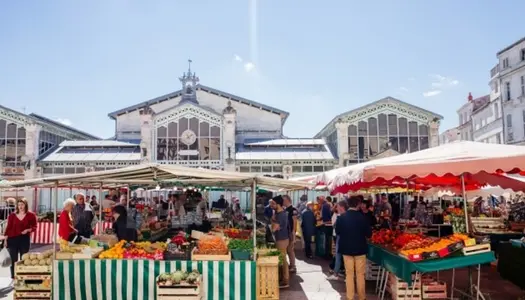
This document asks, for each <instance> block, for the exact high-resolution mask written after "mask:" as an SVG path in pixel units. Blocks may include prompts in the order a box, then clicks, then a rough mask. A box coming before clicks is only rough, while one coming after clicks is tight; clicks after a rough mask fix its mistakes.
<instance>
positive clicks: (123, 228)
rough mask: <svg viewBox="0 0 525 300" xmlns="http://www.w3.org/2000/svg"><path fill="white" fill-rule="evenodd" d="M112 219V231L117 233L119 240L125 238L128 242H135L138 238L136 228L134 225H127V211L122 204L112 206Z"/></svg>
mask: <svg viewBox="0 0 525 300" xmlns="http://www.w3.org/2000/svg"><path fill="white" fill-rule="evenodd" d="M112 214H113V219H115V222H114V223H113V231H114V232H115V234H116V235H117V238H118V240H119V241H122V240H125V241H128V242H132V241H133V242H136V241H137V240H138V237H137V230H136V229H135V228H134V227H130V226H128V212H127V211H126V208H125V207H124V206H122V205H117V206H115V207H113V210H112Z"/></svg>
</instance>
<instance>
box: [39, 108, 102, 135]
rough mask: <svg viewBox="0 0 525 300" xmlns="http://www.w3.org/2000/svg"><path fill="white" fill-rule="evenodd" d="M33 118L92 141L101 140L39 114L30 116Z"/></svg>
mask: <svg viewBox="0 0 525 300" xmlns="http://www.w3.org/2000/svg"><path fill="white" fill-rule="evenodd" d="M29 116H30V117H31V118H33V119H35V120H37V121H40V122H43V123H47V124H49V125H52V126H55V127H59V128H62V129H64V130H68V131H71V132H74V133H76V134H78V135H83V136H84V137H86V138H88V139H92V140H100V138H99V137H97V136H94V135H91V134H89V133H87V132H85V131H81V130H78V129H76V128H73V127H71V126H67V125H64V124H62V123H59V122H56V121H53V120H51V119H49V118H46V117H44V116H41V115H37V114H34V113H32V114H30V115H29Z"/></svg>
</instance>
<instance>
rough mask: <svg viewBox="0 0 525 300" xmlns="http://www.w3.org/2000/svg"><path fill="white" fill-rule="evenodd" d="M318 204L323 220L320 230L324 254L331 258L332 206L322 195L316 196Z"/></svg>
mask: <svg viewBox="0 0 525 300" xmlns="http://www.w3.org/2000/svg"><path fill="white" fill-rule="evenodd" d="M317 201H318V202H319V206H321V219H322V221H323V226H322V227H321V230H322V231H323V232H324V251H325V253H324V255H325V257H326V258H327V259H331V258H332V253H331V251H330V250H331V249H332V235H333V230H334V229H333V226H332V206H331V205H330V203H329V202H327V201H326V199H325V198H324V196H319V197H317Z"/></svg>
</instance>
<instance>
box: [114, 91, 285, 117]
mask: <svg viewBox="0 0 525 300" xmlns="http://www.w3.org/2000/svg"><path fill="white" fill-rule="evenodd" d="M197 90H202V91H205V92H208V93H210V94H214V95H217V96H221V97H224V98H227V99H229V100H232V101H235V102H238V103H242V104H245V105H248V106H253V107H257V108H260V109H263V110H266V111H269V112H272V113H275V114H278V115H283V119H282V120H283V121H282V122H283V124H284V122H285V121H286V119H287V118H288V116H289V115H290V113H288V112H286V111H284V110H280V109H277V108H274V107H271V106H268V105H265V104H262V103H259V102H255V101H253V100H248V99H246V98H242V97H239V96H235V95H232V94H230V93H226V92H223V91H220V90H216V89H214V88H211V87H208V86H205V85H202V84H198V85H197ZM181 95H182V90H178V91H176V92H173V93H169V94H166V95H163V96H160V97H156V98H153V99H150V100H147V101H144V102H141V103H139V104H135V105H132V106H129V107H126V108H123V109H119V110H117V111H114V112H112V113H109V114H108V116H109V117H110V118H111V119H113V120H115V119H116V117H117V116H118V115H121V114H124V113H127V112H132V111H135V110H138V109H141V108H143V107H145V106H147V105H149V106H151V105H153V104H157V103H161V102H164V101H168V100H170V99H172V98H175V97H179V96H181Z"/></svg>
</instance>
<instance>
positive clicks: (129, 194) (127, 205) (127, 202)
mask: <svg viewBox="0 0 525 300" xmlns="http://www.w3.org/2000/svg"><path fill="white" fill-rule="evenodd" d="M127 187H128V195H127V198H128V199H127V201H126V208H127V209H129V200H130V199H131V190H130V189H129V185H128V186H127Z"/></svg>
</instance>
